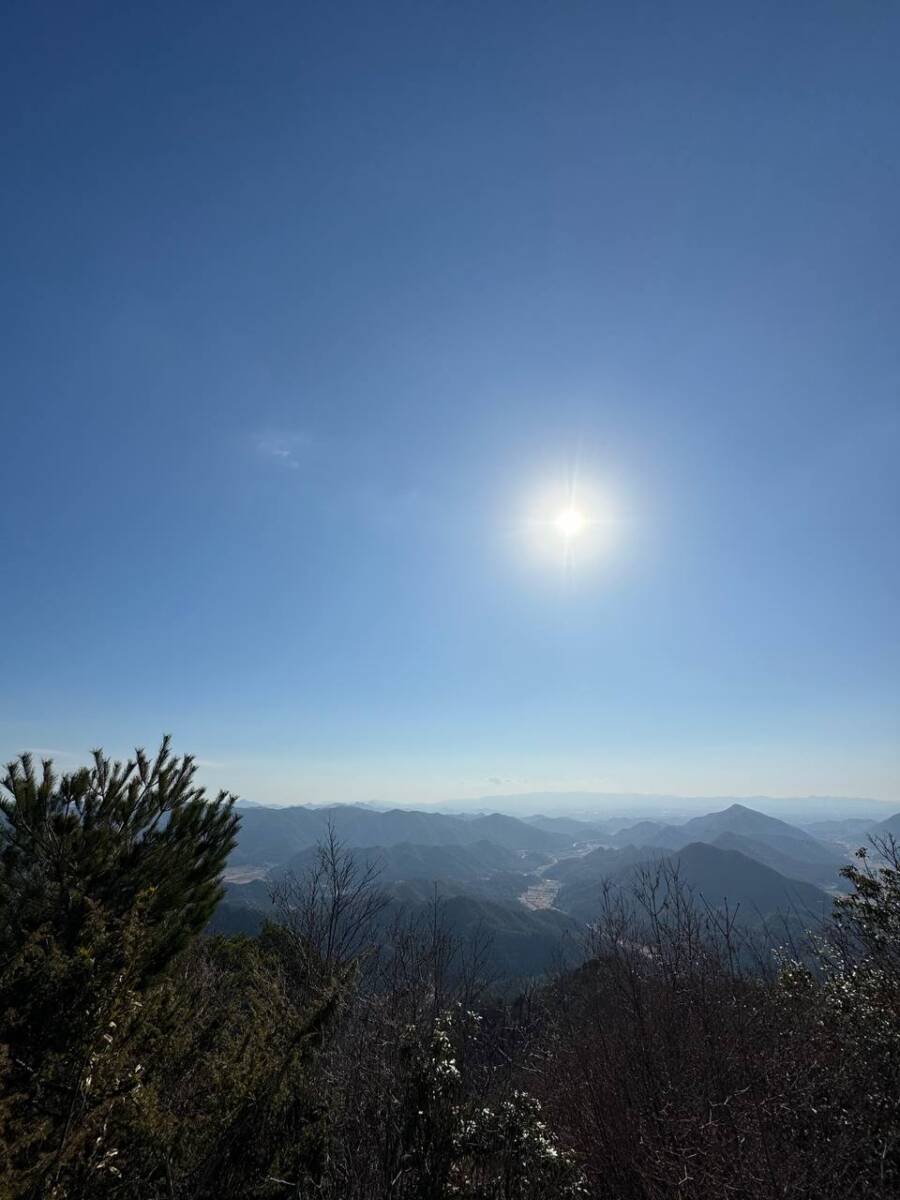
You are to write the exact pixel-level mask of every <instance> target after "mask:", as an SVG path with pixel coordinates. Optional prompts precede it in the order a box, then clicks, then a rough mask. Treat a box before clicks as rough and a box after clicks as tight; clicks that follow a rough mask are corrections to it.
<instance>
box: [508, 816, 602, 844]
mask: <svg viewBox="0 0 900 1200" xmlns="http://www.w3.org/2000/svg"><path fill="white" fill-rule="evenodd" d="M525 821H526V823H527V824H528V825H535V826H537V828H538V829H546V830H547V831H548V832H549V833H561V834H564V835H565V836H567V837H570V838H571V839H572V840H573V841H576V842H593V841H604V840H606V839H608V838H610V837H611V836H612V834H613V833H615V831H616V830H618V829H619V828H621V825H622V822H621V821H618V820H613V821H607V820H604V819H601V820H599V821H579V820H576V818H575V817H545V816H544V815H543V813H538V815H537V816H535V817H526V818H525Z"/></svg>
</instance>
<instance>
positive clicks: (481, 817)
mask: <svg viewBox="0 0 900 1200" xmlns="http://www.w3.org/2000/svg"><path fill="white" fill-rule="evenodd" d="M868 832H875V833H876V834H879V833H880V834H890V833H894V832H900V814H896V815H894V816H893V817H891V818H888V819H887V820H885V821H882V822H872V821H869V820H867V819H865V818H856V817H850V818H843V819H840V820H838V819H834V820H832V819H823V820H822V821H821V822H819V823H818V825H817V827H816V829H815V832H813V831H811V830H809V829H802V828H800V827H799V826H797V825H793V824H791V823H789V822H786V821H783V820H781V819H780V818H778V817H773V816H770V815H768V814H766V813H762V812H758V811H756V810H755V809H753V808H750V807H749V806H747V805H744V804H739V803H734V804H730V805H728V806H727V807H726V808H723V809H721V810H719V811H716V812H709V813H704V814H702V815H700V816H696V817H692V818H691V819H690V820H687V821H684V822H683V823H681V824H675V823H667V822H663V821H654V820H634V819H631V820H630V821H629V820H627V819H623V818H606V817H598V818H596V819H593V820H581V819H579V818H576V817H569V816H547V815H543V814H535V815H532V816H530V817H529V818H528V819H527V820H522V819H519V818H517V817H512V816H509V815H507V814H502V813H484V814H468V815H455V816H453V815H450V814H447V813H441V812H435V811H427V812H425V811H420V810H415V809H388V810H379V809H377V808H374V807H371V806H352V805H344V806H341V805H334V806H328V807H325V808H309V807H304V806H296V807H293V808H282V809H273V808H264V807H250V808H245V809H243V810H242V812H241V831H240V835H239V841H238V845H237V847H236V849H235V851H234V852H233V854H232V856H231V858H230V861H229V873H228V876H227V878H228V879H229V880H230V882H229V883H228V888H227V895H226V898H225V900H224V902H223V904H222V905H221V906H220V909H219V912H218V913H217V916H216V919H215V922H214V927H215V928H217V929H227V930H243V931H246V932H253V931H254V930H255V929H257V928H258V927H259V925H260V924H261V922H262V921H263V920H264V919H266V917H271V916H272V915H273V909H272V905H271V901H270V898H269V889H270V887H271V886H272V884H273V883H275V882H277V880H278V879H279V878H282V877H283V876H284V875H285V874H286V873H291V874H293V875H294V876H296V877H300V878H302V877H303V876H304V875H305V874H306V873H307V872H308V871H309V870H310V869H311V868H312V866H313V865H314V863H315V861H316V859H317V854H318V850H317V847H318V845H319V844H321V843H322V842H323V840H325V839H326V838H327V837H328V836H329V833H331V834H333V835H334V836H335V837H336V838H337V839H338V840H339V841H340V842H341V843H342V844H343V845H344V846H345V847H347V848H348V849H350V850H351V851H352V852H353V854H354V857H356V858H357V860H358V861H359V862H361V863H362V864H364V865H366V866H369V865H370V866H372V867H373V868H374V869H375V870H376V871H377V873H378V882H379V886H380V887H382V888H383V889H384V890H385V892H386V893H387V895H388V898H389V901H390V906H391V909H392V911H398V910H399V909H401V908H402V909H404V910H405V911H407V912H408V913H409V914H411V915H412V916H413V917H415V915H416V914H417V913H420V914H424V913H425V912H426V909H427V906H428V905H429V904H430V903H431V902H432V900H433V897H434V894H435V891H437V894H438V895H440V896H441V897H442V898H443V904H444V919H445V922H446V923H447V925H448V927H449V928H450V929H451V930H452V931H453V932H456V933H458V934H459V935H460V936H464V935H468V934H469V933H470V932H471V931H472V930H473V929H474V928H476V927H478V928H479V929H481V930H482V931H483V932H484V933H485V934H486V935H488V936H490V938H491V940H492V943H493V944H494V947H495V949H494V955H495V957H496V959H497V962H498V964H499V963H500V962H502V964H503V969H504V971H505V972H506V973H507V974H511V975H513V976H516V975H518V976H522V975H527V974H530V973H533V972H540V971H541V970H544V969H546V968H548V967H550V966H551V965H554V963H555V960H556V957H557V956H558V953H559V949H560V944H561V939H563V938H564V937H565V940H566V944H567V947H568V948H567V954H568V955H569V956H570V957H571V954H572V952H573V951H572V946H573V944H574V941H575V940H577V938H578V936H580V933H581V932H582V931H583V930H584V928H585V926H586V925H588V924H590V923H591V922H593V921H596V920H597V919H598V917H599V916H600V911H601V895H602V891H603V886H604V883H606V884H608V885H610V886H611V887H613V888H614V889H617V890H618V893H619V894H620V895H622V896H627V895H630V894H632V893H633V891H634V886H635V882H636V879H637V878H638V876H639V875H640V874H641V873H644V874H645V875H646V874H647V873H649V874H650V875H654V876H655V875H656V874H659V876H660V879H661V880H662V885H663V887H664V888H665V887H666V886H668V884H666V883H665V881H666V879H671V878H672V877H673V875H675V874H677V877H678V879H679V880H680V881H681V883H682V884H684V885H685V886H686V887H687V888H688V889H689V890H690V891H691V893H692V894H693V895H694V897H695V898H696V900H697V901H698V902H699V903H701V904H702V905H703V906H705V907H707V908H710V909H716V908H722V907H723V906H725V905H727V906H728V909H729V911H730V912H731V913H737V914H738V920H739V922H740V923H741V924H744V925H756V926H762V925H764V924H766V923H771V922H774V921H775V920H776V918H779V917H780V918H783V919H784V920H786V921H788V922H789V923H790V926H791V928H792V929H798V928H800V927H801V925H803V924H804V923H805V924H806V925H810V926H812V925H814V924H815V923H816V922H817V921H819V920H821V919H822V918H823V916H824V915H826V914H827V912H828V911H829V909H830V906H831V903H832V900H833V898H834V895H835V894H836V893H837V892H839V890H840V889H841V887H842V885H843V881H842V879H841V876H840V869H841V867H842V866H844V865H845V864H846V863H847V862H848V861H849V858H850V851H849V849H848V847H849V846H850V845H852V844H855V843H858V842H862V841H864V840H865V835H866V833H868ZM663 898H664V897H663Z"/></svg>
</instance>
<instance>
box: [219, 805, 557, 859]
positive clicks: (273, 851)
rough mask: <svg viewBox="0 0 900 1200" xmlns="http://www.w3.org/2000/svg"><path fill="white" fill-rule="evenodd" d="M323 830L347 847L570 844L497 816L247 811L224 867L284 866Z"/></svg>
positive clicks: (348, 809) (346, 809)
mask: <svg viewBox="0 0 900 1200" xmlns="http://www.w3.org/2000/svg"><path fill="white" fill-rule="evenodd" d="M329 827H330V828H332V829H333V830H334V832H335V834H336V835H337V837H338V838H339V840H340V841H342V842H344V843H345V844H346V845H348V846H393V845H396V844H398V843H402V842H409V843H412V844H414V845H419V846H428V845H430V846H448V845H457V846H463V845H470V844H471V843H473V842H480V841H484V840H489V841H492V842H494V843H496V844H497V845H498V846H501V847H503V848H505V849H509V850H537V851H554V850H560V849H564V848H566V847H568V846H569V845H571V842H572V838H571V837H569V836H567V835H565V834H560V833H553V832H549V831H547V830H542V829H537V828H535V827H534V826H531V825H527V824H526V823H525V822H524V821H519V820H517V819H516V818H515V817H505V816H502V815H500V814H499V813H494V814H490V815H488V816H479V817H474V818H471V819H464V818H461V817H451V816H446V815H444V814H443V813H426V812H419V811H417V810H415V809H391V810H389V811H387V812H377V811H374V810H372V809H369V808H362V807H358V806H355V805H334V806H332V807H330V808H315V809H313V808H305V807H302V806H298V807H294V808H253V809H246V810H244V811H242V813H241V828H240V833H239V835H238V844H237V846H236V848H235V849H234V851H233V852H232V854H231V856H230V857H229V865H230V866H231V867H238V866H261V867H271V866H278V865H281V864H284V863H286V862H287V861H288V860H289V859H290V858H292V857H293V856H294V855H295V854H297V853H298V852H299V851H301V850H304V849H306V848H307V847H309V846H314V845H316V844H317V843H319V842H321V841H323V840H324V839H325V838H326V837H327V836H328V831H329Z"/></svg>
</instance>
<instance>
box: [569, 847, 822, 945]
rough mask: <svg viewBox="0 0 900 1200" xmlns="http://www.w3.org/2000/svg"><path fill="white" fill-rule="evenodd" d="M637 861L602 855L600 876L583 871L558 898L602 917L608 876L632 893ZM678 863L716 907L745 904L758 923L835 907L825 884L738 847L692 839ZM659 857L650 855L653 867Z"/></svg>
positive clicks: (584, 916) (816, 914) (742, 913)
mask: <svg viewBox="0 0 900 1200" xmlns="http://www.w3.org/2000/svg"><path fill="white" fill-rule="evenodd" d="M629 858H630V859H631V861H629V862H628V863H627V864H625V865H622V866H617V865H616V863H615V862H614V861H606V862H605V863H604V862H602V861H598V873H597V877H596V878H595V879H592V880H586V879H584V878H583V877H581V878H578V879H577V880H575V881H573V882H571V883H564V884H563V886H562V887H561V888H560V891H559V894H558V896H557V899H556V904H557V907H559V908H561V909H563V910H564V911H565V912H568V913H571V914H572V915H573V916H575V917H577V918H578V919H580V920H583V921H590V920H592V919H596V918H597V916H598V915H599V912H600V905H601V885H602V881H603V880H604V879H608V880H609V881H610V882H612V883H613V884H614V885H615V886H617V887H619V888H621V889H624V890H625V891H626V892H627V893H628V894H630V892H631V889H632V887H633V885H634V882H635V878H636V871H637V870H638V869H639V866H640V865H641V864H638V863H635V861H634V856H633V855H629ZM666 859H667V861H668V862H669V863H671V864H673V865H677V870H678V877H679V879H680V881H681V882H682V883H683V884H684V885H686V886H687V887H689V888H690V889H691V890H692V891H693V892H694V893H695V895H696V896H697V898H698V899H702V901H703V902H705V903H706V904H708V905H710V906H711V907H713V908H719V907H723V906H724V905H725V904H726V903H727V904H728V907H729V909H730V910H732V911H734V910H735V909H738V910H739V920H740V921H741V922H743V923H745V924H751V925H753V924H757V923H759V922H760V921H763V920H772V919H774V918H775V917H776V916H777V915H778V914H783V915H787V916H790V915H792V914H794V915H795V917H796V919H799V920H807V919H808V920H809V922H810V923H815V922H816V921H818V920H820V919H821V918H822V917H823V916H824V915H825V914H827V913H828V912H829V911H830V908H831V901H830V898H829V897H828V896H827V895H826V893H825V892H823V891H822V889H821V888H818V887H815V886H814V885H812V884H810V883H806V882H803V881H801V880H794V879H788V878H786V877H785V876H784V875H781V874H780V873H779V872H778V871H775V870H773V869H772V868H771V867H768V866H765V865H764V864H763V863H760V862H757V861H756V860H755V859H753V858H750V857H748V856H747V855H746V854H742V853H740V852H739V851H737V850H726V849H722V848H720V847H718V846H713V845H709V844H707V843H705V842H692V843H690V844H689V845H687V846H684V847H682V848H681V849H680V850H679V851H678V852H677V853H676V854H669V855H667V856H666ZM658 862H659V859H658V858H651V859H649V860H647V865H648V866H649V867H650V868H653V867H654V864H655V863H658Z"/></svg>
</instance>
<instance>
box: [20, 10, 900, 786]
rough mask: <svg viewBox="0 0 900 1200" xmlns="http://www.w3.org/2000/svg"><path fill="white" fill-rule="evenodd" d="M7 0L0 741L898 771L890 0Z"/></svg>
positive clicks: (898, 113) (529, 762) (462, 765)
mask: <svg viewBox="0 0 900 1200" xmlns="http://www.w3.org/2000/svg"><path fill="white" fill-rule="evenodd" d="M2 25H3V36H2V38H0V56H2V78H0V106H2V112H3V121H2V126H3V131H2V147H0V149H2V164H3V174H4V184H3V187H2V190H0V218H2V220H0V228H2V237H3V243H4V246H3V261H4V269H3V272H2V278H0V306H2V326H3V333H4V338H3V341H4V350H3V354H2V357H0V389H2V390H0V411H2V425H0V434H2V451H3V453H2V461H3V466H2V493H0V531H2V544H3V547H4V551H5V554H4V559H5V570H4V572H3V582H2V587H0V642H2V644H0V651H2V661H3V667H4V682H3V687H2V690H0V752H2V754H3V755H4V757H6V758H8V757H10V756H12V755H13V754H14V753H16V752H18V751H20V750H23V749H26V748H34V749H37V750H41V751H53V752H54V753H55V754H56V755H57V757H58V759H59V762H60V764H61V765H66V766H68V765H72V764H73V763H74V762H76V761H78V760H79V759H81V758H82V757H83V756H84V755H85V754H86V752H87V751H88V750H89V749H90V747H92V746H94V745H96V744H102V745H104V746H105V747H106V748H107V749H109V750H111V751H114V752H117V753H126V752H127V751H128V749H129V747H130V746H133V745H134V744H135V743H136V742H137V743H141V744H146V745H148V746H149V745H151V744H153V743H154V742H155V741H156V739H157V738H158V737H159V735H161V734H162V732H163V731H171V732H172V733H173V735H174V737H175V742H176V746H177V748H178V749H181V750H192V751H194V752H195V753H196V754H197V755H198V756H199V757H200V758H201V759H202V760H204V763H205V766H204V778H205V779H206V780H207V781H208V782H209V783H211V784H216V785H219V784H221V785H225V786H230V787H232V788H234V789H235V790H237V791H239V792H240V793H241V794H242V795H244V796H246V797H248V798H253V799H257V800H274V801H288V800H295V801H306V800H313V801H322V800H364V799H377V800H382V801H390V800H393V799H397V800H403V801H411V800H416V799H421V800H434V799H438V798H450V797H454V796H468V795H480V794H490V793H491V792H492V791H497V792H515V791H529V790H544V791H546V790H549V789H555V788H558V789H566V790H573V789H589V788H595V789H598V790H607V791H666V792H678V793H684V794H698V793H720V794H722V793H731V794H752V793H759V792H769V793H774V794H805V793H809V792H819V793H826V792H827V793H832V794H845V795H846V794H849V795H865V796H874V797H878V798H881V799H885V800H900V755H898V732H900V637H898V634H900V628H898V594H900V556H898V539H897V516H898V508H900V506H898V501H900V494H898V492H900V488H898V461H900V403H898V384H900V270H898V264H900V71H898V66H897V64H898V53H900V8H898V7H897V6H895V5H891V4H881V3H857V4H847V3H843V2H842V3H833V4H832V3H824V2H817V3H808V4H807V3H790V4H785V3H783V2H778V3H754V4H745V5H725V4H721V3H709V4H697V3H684V4H669V3H659V4H645V3H632V2H629V3H611V4H599V3H597V4H594V3H580V2H579V3H575V2H572V3H567V2H559V3H546V4H530V3H521V2H519V0H516V3H499V2H498V3H490V2H489V3H466V2H461V3H456V4H448V3H441V4H439V3H430V2H421V0H417V2H416V3H410V4H397V3H390V2H388V3H384V4H373V3H369V2H366V3H363V4H360V5H352V4H346V3H329V4H305V3H303V4H301V3H295V2H293V0H292V2H290V3H278V2H275V0H271V2H266V3H261V4H249V3H248V4H237V3H234V4H205V3H203V4H201V3H185V2H183V0H180V2H179V3H177V4H165V3H159V4H147V3H140V4H137V3H127V2H117V3H106V4H89V3H80V2H78V0H75V2H71V0H67V2H66V3H55V4H50V3H41V2H40V0H34V2H29V3H11V4H8V5H6V6H5V9H4V14H3V18H2ZM576 475H577V479H578V487H579V503H580V504H582V506H583V508H584V511H585V515H586V516H587V517H588V518H589V519H594V518H596V517H597V516H598V514H600V513H602V515H603V516H604V517H605V518H608V519H609V522H610V525H609V528H608V529H607V528H606V527H604V533H603V539H602V540H603V545H602V546H601V544H600V542H601V538H600V535H599V533H598V530H597V529H596V528H595V527H593V526H591V527H589V528H588V529H586V530H585V532H584V534H583V535H582V536H581V537H580V538H579V539H578V544H577V546H573V561H572V562H571V563H570V564H569V566H568V568H567V569H564V567H563V563H562V558H563V548H562V545H561V544H559V545H557V544H555V543H553V542H552V538H550V539H549V542H548V537H545V534H546V533H547V531H546V530H544V529H543V527H541V526H537V525H534V524H533V523H532V522H534V521H535V520H538V521H539V520H541V519H551V518H552V517H553V516H554V515H555V511H556V508H557V507H558V500H557V497H558V496H563V495H564V494H565V492H566V489H567V488H568V487H569V486H570V482H571V480H572V478H573V477H575V476H576ZM536 530H537V532H536ZM610 530H611V531H612V532H613V534H614V536H613V537H612V539H611V541H610V543H609V544H606V534H607V533H608V532H609V531H610ZM548 536H549V535H548Z"/></svg>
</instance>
